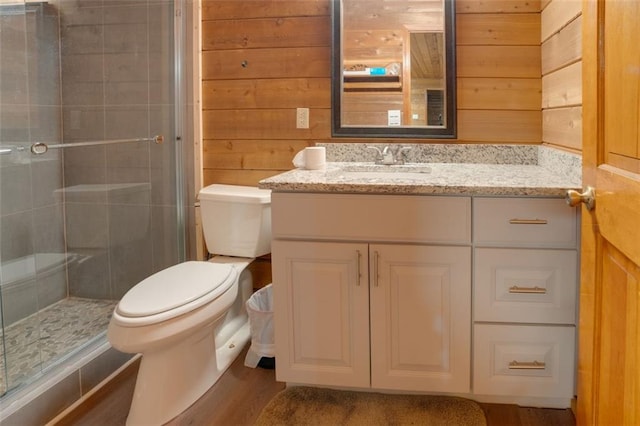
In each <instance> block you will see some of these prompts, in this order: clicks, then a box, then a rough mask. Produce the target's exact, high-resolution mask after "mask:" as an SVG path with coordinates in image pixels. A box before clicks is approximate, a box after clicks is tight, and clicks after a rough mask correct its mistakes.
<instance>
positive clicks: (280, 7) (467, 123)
mask: <svg viewBox="0 0 640 426" xmlns="http://www.w3.org/2000/svg"><path fill="white" fill-rule="evenodd" d="M330 1H331V0H305V1H298V0H290V1H289V0H279V1H270V2H267V1H263V0H255V1H253V0H252V1H237V0H203V3H202V19H203V23H202V28H203V40H202V46H203V52H202V69H203V71H202V74H203V82H202V88H203V139H204V143H203V145H204V150H205V151H204V166H203V168H204V173H203V175H204V178H203V179H204V181H203V184H204V185H207V184H210V183H214V182H218V183H230V184H248V185H256V184H257V182H258V180H259V179H261V178H264V177H267V176H271V175H274V174H277V173H278V172H280V171H284V170H288V169H290V168H292V167H293V166H292V164H291V159H292V158H293V155H294V154H295V152H297V151H298V150H300V149H302V148H303V147H305V146H307V145H311V144H313V143H315V142H318V141H332V142H341V141H344V142H354V140H352V139H343V138H340V139H335V140H332V138H331V80H330V77H331V46H330V39H331V25H330V16H329V13H330ZM438 1H439V0H438ZM438 1H431V0H424V1H423V0H421V1H420V2H412V4H414V5H420V7H421V8H423V9H424V14H423V15H424V16H423V19H424V17H425V16H427V15H428V12H429V11H431V9H433V8H435V7H440V6H438V5H437V3H438ZM372 2H373V0H366V2H363V3H362V5H363V7H364V5H366V6H367V11H368V14H369V15H371V12H372V11H373V10H374V8H373V6H372ZM456 9H457V21H458V25H457V39H458V42H457V43H458V48H457V61H458V64H457V66H458V72H457V77H458V85H459V94H458V100H459V102H460V105H459V106H458V109H459V120H458V139H456V140H453V141H452V140H427V139H424V140H411V141H409V140H407V139H402V140H399V141H402V142H412V143H420V142H425V143H434V142H436V143H438V142H444V143H452V142H453V143H455V142H465V143H467V142H468V143H476V142H485V143H541V141H542V118H541V112H540V110H541V95H540V87H541V73H540V69H541V51H540V38H539V37H540V36H539V34H540V28H541V27H540V1H539V0H484V1H477V0H458V1H457V3H456ZM433 11H435V9H434V10H433ZM374 15H375V14H374ZM427 20H428V19H427ZM434 22H435V21H434ZM416 25H418V24H417V23H416ZM366 29H367V30H370V32H371V34H370V36H367V37H366V36H365V35H366V34H368V33H362V34H361V36H360V37H359V38H358V40H357V43H360V44H359V47H358V48H360V49H370V48H371V47H370V46H369V45H370V44H371V43H370V40H373V39H375V38H379V37H378V36H377V35H376V33H375V31H374V30H376V28H375V27H367V28H366ZM380 30H384V29H383V28H380ZM387 36H388V34H387ZM385 39H388V40H393V39H394V37H391V38H388V37H387V38H385ZM354 48H355V47H354ZM380 98H381V100H380V102H386V101H384V98H385V96H384V95H382V96H381V97H380ZM354 99H355V98H354ZM347 102H349V100H347ZM536 103H537V105H536ZM301 107H302V108H309V109H310V128H309V129H296V128H295V122H296V121H295V113H296V108H301ZM385 119H386V117H385ZM384 140H385V141H393V140H392V139H389V138H385V139H384ZM358 142H360V141H358Z"/></svg>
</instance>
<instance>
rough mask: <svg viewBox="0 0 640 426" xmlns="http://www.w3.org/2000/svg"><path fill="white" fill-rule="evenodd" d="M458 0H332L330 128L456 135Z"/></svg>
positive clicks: (349, 132)
mask: <svg viewBox="0 0 640 426" xmlns="http://www.w3.org/2000/svg"><path fill="white" fill-rule="evenodd" d="M453 3H454V0H332V2H331V6H332V10H331V13H332V25H333V29H332V30H333V45H332V47H333V52H332V134H333V136H335V137H392V138H398V137H407V138H455V137H456V104H455V100H456V89H455V83H456V69H455V34H454V28H455V11H454V4H453Z"/></svg>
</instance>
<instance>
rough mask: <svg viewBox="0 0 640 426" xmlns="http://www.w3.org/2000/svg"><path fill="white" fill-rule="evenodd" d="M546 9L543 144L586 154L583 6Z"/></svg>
mask: <svg viewBox="0 0 640 426" xmlns="http://www.w3.org/2000/svg"><path fill="white" fill-rule="evenodd" d="M542 6H543V10H542V17H541V32H540V37H541V43H542V119H543V121H542V141H543V142H544V143H546V144H549V145H554V146H557V147H560V148H566V149H569V150H573V151H576V152H582V2H581V1H579V0H546V1H544V2H543V5H542Z"/></svg>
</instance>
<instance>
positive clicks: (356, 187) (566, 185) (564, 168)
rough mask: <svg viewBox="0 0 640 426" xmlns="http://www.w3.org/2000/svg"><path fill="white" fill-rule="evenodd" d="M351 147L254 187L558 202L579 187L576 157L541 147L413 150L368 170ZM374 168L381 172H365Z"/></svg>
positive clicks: (330, 149)
mask: <svg viewBox="0 0 640 426" xmlns="http://www.w3.org/2000/svg"><path fill="white" fill-rule="evenodd" d="M329 145H330V144H329ZM347 145H349V144H347ZM351 145H359V146H356V147H354V148H353V149H355V150H361V152H360V153H356V154H354V153H353V151H350V150H349V148H348V147H345V145H340V147H339V148H337V147H331V146H327V159H328V160H329V162H328V163H327V166H326V168H325V169H324V170H304V169H294V170H291V171H288V172H284V173H281V174H279V175H276V176H273V177H270V178H267V179H264V180H262V181H260V183H259V187H260V188H266V189H271V190H273V191H278V192H321V193H327V192H330V193H367V194H429V195H489V196H491V195H494V196H553V197H564V196H565V193H566V190H567V189H580V186H581V174H580V164H581V158H580V156H578V155H575V154H570V153H565V152H562V151H558V150H555V149H550V148H546V147H543V146H504V147H505V149H506V150H507V151H509V155H508V156H505V155H504V153H505V149H501V148H500V147H501V146H495V145H493V146H486V145H485V146H483V145H445V146H436V147H434V146H429V145H426V146H416V147H415V150H416V152H414V153H413V155H412V156H409V158H407V160H409V161H410V163H407V165H406V166H374V165H373V159H371V161H352V160H353V159H355V158H363V157H366V156H367V155H368V156H371V152H368V153H367V152H366V146H365V145H363V144H351ZM483 147H486V149H483ZM520 147H521V148H522V150H519V148H520ZM337 149H339V150H342V151H343V152H341V153H340V152H338V153H336V150H337ZM362 149H365V151H362ZM365 154H366V155H365ZM373 155H375V153H374V154H373ZM363 159H364V158H363ZM451 159H453V160H454V161H451V162H448V160H451ZM336 160H342V161H336ZM344 160H347V161H344ZM367 160H369V159H368V158H367ZM416 160H418V161H416ZM414 168H415V169H416V170H415V172H414ZM380 169H384V170H385V171H387V172H385V173H379V172H373V173H372V172H371V171H373V170H380ZM425 169H427V170H429V171H428V172H427V171H426V170H425Z"/></svg>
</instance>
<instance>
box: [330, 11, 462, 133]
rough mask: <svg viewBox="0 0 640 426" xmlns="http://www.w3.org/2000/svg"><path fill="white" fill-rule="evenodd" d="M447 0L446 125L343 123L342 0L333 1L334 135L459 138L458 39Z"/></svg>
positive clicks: (332, 91)
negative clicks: (457, 97)
mask: <svg viewBox="0 0 640 426" xmlns="http://www.w3.org/2000/svg"><path fill="white" fill-rule="evenodd" d="M443 1H444V14H445V16H444V27H445V28H444V45H445V61H446V76H445V84H446V86H445V87H446V96H445V99H446V112H447V114H446V117H447V120H446V123H445V126H444V127H437V128H436V127H421V126H398V127H393V126H392V127H383V126H375V127H358V126H342V43H341V41H342V10H341V7H340V6H341V0H332V1H331V18H332V19H331V26H332V28H331V30H332V40H331V41H332V43H331V86H332V90H331V105H332V108H331V113H332V120H331V134H332V136H334V137H356V138H363V137H366V138H369V137H374V138H415V139H420V138H427V139H454V138H456V40H455V28H456V25H455V20H456V14H455V7H454V0H443Z"/></svg>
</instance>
